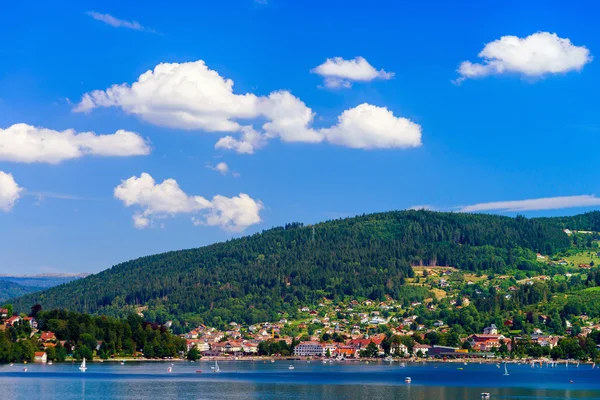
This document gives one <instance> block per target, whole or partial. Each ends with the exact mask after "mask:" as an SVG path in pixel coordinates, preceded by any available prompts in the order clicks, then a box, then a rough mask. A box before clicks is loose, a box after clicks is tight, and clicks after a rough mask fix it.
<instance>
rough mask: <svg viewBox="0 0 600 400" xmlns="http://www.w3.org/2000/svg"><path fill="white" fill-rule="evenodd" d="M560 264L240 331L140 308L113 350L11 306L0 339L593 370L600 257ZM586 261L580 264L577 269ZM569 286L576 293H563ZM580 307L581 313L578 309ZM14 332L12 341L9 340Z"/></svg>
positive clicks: (69, 346)
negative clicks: (164, 317) (155, 316)
mask: <svg viewBox="0 0 600 400" xmlns="http://www.w3.org/2000/svg"><path fill="white" fill-rule="evenodd" d="M560 256H564V259H563V258H557V257H556V256H555V257H553V259H552V260H550V259H549V257H548V256H544V255H541V254H538V255H537V263H538V264H539V266H540V268H541V271H542V272H543V273H544V275H542V274H540V273H539V271H538V272H535V271H534V272H532V271H526V273H522V272H519V273H518V274H515V275H514V276H507V275H495V276H493V275H489V276H483V275H482V274H470V273H467V271H461V270H458V269H456V268H451V267H439V266H433V267H427V266H417V267H414V270H415V277H414V278H411V279H410V280H407V282H406V284H407V285H413V286H421V287H424V288H426V289H427V290H426V293H428V294H429V296H430V297H427V298H422V299H420V300H414V301H410V300H408V301H407V300H406V299H405V300H403V301H396V300H394V299H391V298H389V297H385V296H384V297H382V298H381V299H379V300H372V299H364V298H363V299H345V301H343V302H335V303H334V302H333V301H332V300H330V299H326V298H324V299H323V300H322V302H320V303H319V304H316V305H314V306H310V305H304V306H301V307H299V308H298V310H296V311H295V312H291V313H283V312H282V313H280V318H279V320H278V321H276V322H265V323H259V324H252V325H243V324H239V323H237V322H235V321H231V322H229V323H227V325H226V326H227V328H221V329H217V328H214V327H209V326H206V325H199V326H196V327H193V328H191V327H188V328H187V329H186V330H185V332H181V331H179V332H177V331H175V330H174V329H173V328H174V326H173V321H164V322H163V323H161V324H157V323H156V322H153V323H150V322H144V321H147V318H146V317H145V314H146V313H147V312H148V310H147V308H146V307H139V308H138V309H137V313H138V315H137V316H135V315H133V316H132V317H135V318H137V319H138V320H139V321H137V322H136V324H138V325H139V326H141V327H142V328H139V327H138V328H137V329H138V330H139V329H142V330H144V329H146V330H148V329H150V330H149V331H148V332H149V333H148V335H147V337H148V339H146V338H143V339H139V334H131V335H130V336H127V337H124V338H123V340H121V339H119V340H118V343H114V342H110V343H108V342H106V339H105V340H102V339H103V337H101V336H100V335H96V337H93V336H94V335H91V334H90V335H88V337H86V339H85V344H83V342H82V340H73V339H71V340H70V341H69V340H66V339H65V337H66V336H67V333H65V332H66V331H65V332H62V333H60V332H54V331H52V330H48V329H40V327H39V326H38V321H36V318H35V317H32V316H25V315H11V314H12V312H11V310H10V309H9V308H0V333H2V331H6V332H8V331H11V335H12V337H13V338H16V339H15V342H16V343H18V342H19V341H20V340H27V341H28V342H30V343H34V344H35V346H36V348H35V349H34V350H35V353H34V360H32V361H36V362H47V361H50V360H58V361H63V360H65V359H69V358H71V357H72V358H74V359H81V358H82V357H85V358H87V359H88V360H91V359H93V358H94V357H96V358H101V359H105V360H106V359H108V360H110V359H124V358H127V357H129V358H138V359H153V358H165V357H166V356H169V358H170V357H173V358H181V359H183V358H187V359H190V360H196V359H199V358H200V357H203V358H209V359H212V358H215V359H220V358H227V359H257V358H258V357H271V358H273V357H281V358H296V359H297V358H302V359H306V358H315V357H318V358H335V359H338V360H339V359H344V360H361V359H363V360H364V359H374V358H386V359H387V360H388V361H389V360H411V361H425V360H447V361H452V360H458V359H461V360H462V359H477V360H479V361H484V360H488V361H491V360H495V361H497V360H498V359H499V358H502V359H507V360H510V359H515V360H522V359H530V360H533V359H535V360H547V361H549V360H551V359H552V360H555V361H559V362H560V361H561V360H563V361H567V360H570V359H575V360H578V361H582V362H597V361H598V358H599V351H598V348H599V344H600V343H599V342H600V313H599V312H598V310H596V309H597V308H598V307H595V306H594V304H595V305H598V304H600V303H594V302H593V301H592V299H593V298H594V297H593V296H594V295H596V294H599V293H600V291H598V290H597V289H598V287H599V286H600V285H599V284H597V282H596V283H594V282H591V283H590V280H592V281H593V280H596V281H597V280H599V279H600V269H599V268H598V266H599V265H600V252H596V251H589V250H586V251H585V252H575V253H572V254H569V255H560ZM584 259H585V260H587V262H586V263H584V262H581V261H582V260H584ZM586 282H587V283H586ZM586 284H587V285H588V286H586ZM592 284H593V285H592ZM574 288H577V289H576V291H575V292H569V291H570V290H574ZM586 288H587V289H586ZM589 290H591V291H589ZM588 291H589V292H588ZM572 293H579V294H581V293H583V294H584V296H583V297H584V300H583V301H582V302H583V306H582V305H579V304H576V303H575V304H569V303H568V301H569V300H564V299H570V300H572V299H574V298H576V296H573V295H572ZM558 299H562V300H560V301H559V300H558ZM563 300H564V301H563ZM561 301H563V302H562V303H561ZM565 302H566V305H565ZM557 304H559V305H558V306H557ZM586 304H587V306H588V308H589V309H588V310H587V313H586V312H585V311H584V312H582V311H581V310H580V309H581V307H585V306H586ZM527 305H529V306H531V305H534V307H527ZM590 307H591V308H590ZM567 309H568V312H567ZM523 310H526V311H523ZM527 310H528V311H527ZM592 310H596V311H594V312H592ZM37 311H39V310H37ZM53 312H54V313H60V311H53ZM545 312H547V314H546V313H545ZM500 316H502V317H500ZM65 318H66V317H65ZM70 318H71V320H72V319H73V317H70ZM88 318H89V317H88ZM96 318H98V319H101V318H105V317H96ZM50 322H52V321H50ZM97 324H98V322H97ZM55 325H56V326H61V325H60V324H56V323H55ZM150 325H151V327H150ZM23 326H25V327H27V329H26V330H23ZM48 326H49V324H48V323H47V324H46V326H45V327H46V328H47V327H48ZM50 326H51V324H50ZM17 328H19V329H20V331H19V332H20V333H16V332H17V330H18V329H17ZM69 329H71V330H72V328H69ZM132 329H134V327H133V325H132ZM134 330H135V329H134ZM6 332H5V333H6ZM23 332H25V335H24V334H23ZM152 332H159V333H158V337H159V339H156V338H154V339H152V340H154V343H159V342H158V341H157V340H160V341H163V342H164V343H167V344H155V345H154V347H152V346H149V345H148V344H145V345H143V343H141V342H146V343H147V342H148V341H150V340H151V339H150V337H151V335H152ZM161 334H162V335H163V336H160V335H161ZM136 335H137V336H136ZM165 335H166V336H165ZM81 336H84V335H81ZM155 336H156V335H155ZM171 337H172V338H174V339H171ZM163 342H161V343H163ZM82 346H85V347H86V351H85V352H83V351H82V350H81V349H82ZM161 346H162V347H161ZM56 348H60V349H61V351H63V352H64V353H65V354H64V355H63V357H60V356H59V355H57V351H56ZM84 353H85V354H84ZM15 359H18V358H15ZM24 359H26V358H24Z"/></svg>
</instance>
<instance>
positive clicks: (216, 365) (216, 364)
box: [215, 360, 221, 372]
mask: <svg viewBox="0 0 600 400" xmlns="http://www.w3.org/2000/svg"><path fill="white" fill-rule="evenodd" d="M220 371H221V369H220V368H219V364H218V363H217V361H216V360H215V372H220Z"/></svg>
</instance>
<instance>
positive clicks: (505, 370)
mask: <svg viewBox="0 0 600 400" xmlns="http://www.w3.org/2000/svg"><path fill="white" fill-rule="evenodd" d="M508 375H509V374H508V370H507V369H506V363H504V376H508Z"/></svg>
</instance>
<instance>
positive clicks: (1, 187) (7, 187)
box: [0, 171, 23, 212]
mask: <svg viewBox="0 0 600 400" xmlns="http://www.w3.org/2000/svg"><path fill="white" fill-rule="evenodd" d="M21 192H23V188H22V187H20V186H19V185H18V184H17V182H15V179H14V178H13V176H12V175H11V174H8V173H6V172H3V171H0V211H5V212H8V211H10V210H11V209H12V208H13V206H14V205H15V202H16V201H17V200H19V197H21Z"/></svg>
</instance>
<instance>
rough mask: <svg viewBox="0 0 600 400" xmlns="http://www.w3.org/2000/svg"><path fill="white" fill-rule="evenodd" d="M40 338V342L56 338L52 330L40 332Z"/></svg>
mask: <svg viewBox="0 0 600 400" xmlns="http://www.w3.org/2000/svg"><path fill="white" fill-rule="evenodd" d="M40 340H41V341H42V342H52V341H54V340H56V335H55V334H54V332H50V331H47V332H42V335H41V336H40Z"/></svg>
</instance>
